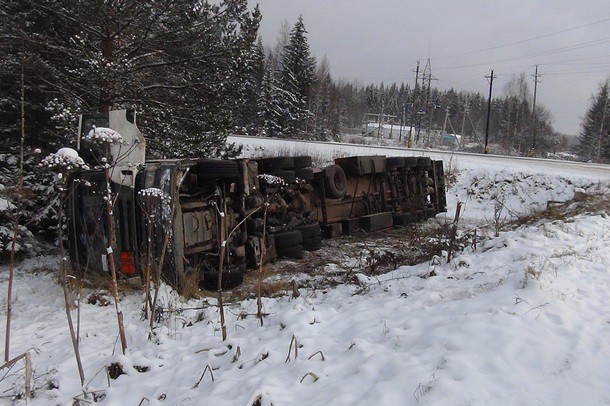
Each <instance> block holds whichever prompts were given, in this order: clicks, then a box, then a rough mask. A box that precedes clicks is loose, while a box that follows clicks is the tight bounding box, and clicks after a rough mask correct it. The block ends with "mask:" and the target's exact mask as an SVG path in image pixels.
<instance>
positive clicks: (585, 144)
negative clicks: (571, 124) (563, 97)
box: [579, 80, 610, 162]
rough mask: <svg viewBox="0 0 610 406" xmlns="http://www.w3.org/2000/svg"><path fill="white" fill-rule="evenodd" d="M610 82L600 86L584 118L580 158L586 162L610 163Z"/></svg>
mask: <svg viewBox="0 0 610 406" xmlns="http://www.w3.org/2000/svg"><path fill="white" fill-rule="evenodd" d="M609 109H610V81H608V80H607V81H606V82H604V83H602V84H601V85H600V86H599V90H598V91H597V94H596V95H594V96H593V97H592V101H591V106H590V107H589V110H587V113H586V114H585V117H584V118H583V123H582V130H581V131H580V144H579V153H580V156H581V157H582V158H583V159H584V160H586V161H591V160H592V161H596V162H609V161H610V134H609V131H610V111H608V110H609Z"/></svg>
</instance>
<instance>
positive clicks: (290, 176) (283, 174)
mask: <svg viewBox="0 0 610 406" xmlns="http://www.w3.org/2000/svg"><path fill="white" fill-rule="evenodd" d="M268 173H269V175H273V176H277V177H278V178H280V179H283V180H284V181H285V182H287V183H294V182H295V181H296V180H297V178H296V175H295V173H294V171H289V170H282V171H269V172H268Z"/></svg>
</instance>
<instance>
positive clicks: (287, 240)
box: [273, 230, 303, 254]
mask: <svg viewBox="0 0 610 406" xmlns="http://www.w3.org/2000/svg"><path fill="white" fill-rule="evenodd" d="M273 239H274V241H275V247H276V248H277V249H278V254H279V251H280V248H285V247H290V246H292V245H296V244H300V243H301V242H302V241H303V236H302V235H301V232H300V231H299V230H289V231H280V232H279V233H274V234H273Z"/></svg>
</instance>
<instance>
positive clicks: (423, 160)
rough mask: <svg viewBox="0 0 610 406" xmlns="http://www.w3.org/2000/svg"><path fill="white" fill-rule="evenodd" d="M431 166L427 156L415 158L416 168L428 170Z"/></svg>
mask: <svg viewBox="0 0 610 406" xmlns="http://www.w3.org/2000/svg"><path fill="white" fill-rule="evenodd" d="M431 165H432V159H431V158H430V157H428V156H418V157H417V167H418V168H429V167H430V166H431Z"/></svg>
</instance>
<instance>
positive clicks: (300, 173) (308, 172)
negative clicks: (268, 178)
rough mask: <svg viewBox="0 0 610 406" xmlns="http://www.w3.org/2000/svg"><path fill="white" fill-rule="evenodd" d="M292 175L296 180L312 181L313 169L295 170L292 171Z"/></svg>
mask: <svg viewBox="0 0 610 406" xmlns="http://www.w3.org/2000/svg"><path fill="white" fill-rule="evenodd" d="M294 174H295V175H296V177H297V178H299V179H302V180H304V181H310V180H313V169H311V168H296V169H295V170H294Z"/></svg>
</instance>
